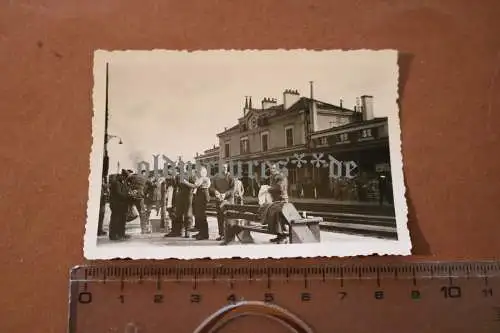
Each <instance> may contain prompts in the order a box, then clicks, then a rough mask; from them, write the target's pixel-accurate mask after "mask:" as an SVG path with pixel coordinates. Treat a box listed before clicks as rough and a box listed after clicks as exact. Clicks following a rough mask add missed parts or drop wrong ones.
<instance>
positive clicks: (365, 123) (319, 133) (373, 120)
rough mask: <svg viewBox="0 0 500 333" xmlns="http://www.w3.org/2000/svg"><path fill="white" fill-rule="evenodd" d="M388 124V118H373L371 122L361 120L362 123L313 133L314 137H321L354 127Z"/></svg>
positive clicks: (357, 122) (356, 122)
mask: <svg viewBox="0 0 500 333" xmlns="http://www.w3.org/2000/svg"><path fill="white" fill-rule="evenodd" d="M383 122H387V117H380V118H373V119H370V120H360V121H354V122H352V123H348V124H345V125H342V126H337V127H332V128H327V129H325V130H321V131H316V132H314V133H312V135H313V136H317V135H321V134H330V132H331V133H332V134H334V132H338V131H341V130H344V129H349V128H352V127H359V126H366V125H371V124H376V123H383Z"/></svg>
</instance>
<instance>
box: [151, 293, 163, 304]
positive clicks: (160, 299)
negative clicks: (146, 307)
mask: <svg viewBox="0 0 500 333" xmlns="http://www.w3.org/2000/svg"><path fill="white" fill-rule="evenodd" d="M153 302H155V303H163V295H162V294H156V295H155V296H154V298H153Z"/></svg>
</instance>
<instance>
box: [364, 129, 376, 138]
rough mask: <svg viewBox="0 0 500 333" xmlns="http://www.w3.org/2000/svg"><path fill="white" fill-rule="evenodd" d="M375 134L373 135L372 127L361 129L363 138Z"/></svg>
mask: <svg viewBox="0 0 500 333" xmlns="http://www.w3.org/2000/svg"><path fill="white" fill-rule="evenodd" d="M372 136H373V135H372V129H371V128H367V129H364V130H362V131H361V137H362V138H363V139H365V138H371V137H372Z"/></svg>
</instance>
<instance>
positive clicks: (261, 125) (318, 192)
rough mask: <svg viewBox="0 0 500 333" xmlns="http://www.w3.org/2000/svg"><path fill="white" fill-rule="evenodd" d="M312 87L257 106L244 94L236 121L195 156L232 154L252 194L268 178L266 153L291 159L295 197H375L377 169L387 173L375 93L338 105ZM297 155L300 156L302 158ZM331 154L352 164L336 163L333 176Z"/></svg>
mask: <svg viewBox="0 0 500 333" xmlns="http://www.w3.org/2000/svg"><path fill="white" fill-rule="evenodd" d="M310 95H311V97H303V96H300V94H299V92H298V91H297V90H291V89H287V90H285V91H284V92H283V102H282V103H281V104H278V103H277V100H276V99H274V98H264V99H263V100H262V101H261V105H260V106H259V107H258V108H256V107H253V105H252V100H251V97H250V98H248V97H247V98H246V99H245V106H244V108H243V112H242V116H241V117H240V118H239V119H238V120H237V123H236V124H235V125H234V126H232V127H231V128H228V129H225V130H224V131H223V132H221V133H219V134H217V136H218V139H219V147H214V148H212V149H211V150H207V151H205V152H204V154H202V155H199V156H197V158H196V160H197V161H198V162H200V163H204V162H208V161H212V162H213V161H215V159H216V158H218V161H219V163H229V162H232V165H233V168H234V169H233V170H232V171H233V173H234V174H238V172H237V171H238V170H237V169H236V168H237V167H238V166H237V164H238V162H242V163H241V168H242V170H241V171H242V172H241V173H240V174H241V175H242V181H243V183H244V185H245V188H246V193H248V194H255V193H256V190H257V189H258V188H259V186H260V185H262V184H265V183H266V177H265V175H266V166H265V165H264V167H263V164H264V163H263V162H264V161H266V162H269V163H276V162H278V163H280V162H281V163H283V164H281V165H282V166H286V168H287V170H288V180H289V191H290V196H292V197H314V198H318V197H325V198H335V199H338V200H376V199H377V198H378V196H379V193H378V192H379V191H378V190H377V189H376V187H377V184H378V183H380V177H381V176H382V175H383V177H390V157H389V138H388V127H387V126H388V123H387V118H375V117H374V116H373V97H371V96H361V97H360V98H359V102H358V103H357V105H356V106H355V107H353V108H352V109H348V108H345V107H344V106H343V105H342V101H340V103H339V105H334V104H330V103H326V102H323V101H318V100H315V99H314V98H313V93H312V87H311V94H310ZM217 154H218V157H216V155H217ZM298 158H300V159H299V160H300V161H302V162H299V163H297V161H298ZM320 160H321V162H319V161H320ZM332 161H336V162H342V163H348V162H351V164H350V167H349V168H350V170H343V171H342V170H340V171H339V170H336V171H335V172H334V173H335V174H336V176H335V177H332V165H333V164H332V163H334V162H332ZM250 162H252V163H250ZM250 165H251V166H250ZM345 165H347V164H345ZM335 167H337V168H341V169H342V168H344V165H343V164H340V166H339V164H338V163H337V164H335V165H333V168H335ZM387 175H389V176H387ZM250 176H253V177H250ZM263 176H264V177H263ZM376 183H377V184H376Z"/></svg>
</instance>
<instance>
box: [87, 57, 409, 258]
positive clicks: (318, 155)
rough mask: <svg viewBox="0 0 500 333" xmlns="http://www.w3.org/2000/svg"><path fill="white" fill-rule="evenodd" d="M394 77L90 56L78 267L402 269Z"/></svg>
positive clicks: (343, 63)
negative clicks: (268, 262)
mask: <svg viewBox="0 0 500 333" xmlns="http://www.w3.org/2000/svg"><path fill="white" fill-rule="evenodd" d="M397 61H398V53H397V51H394V50H376V51H375V50H374V51H371V50H355V51H340V50H339V51H337V50H332V51H308V50H262V51H258V50H242V51H236V50H227V51H226V50H213V51H195V52H188V51H174V50H151V51H104V50H98V51H96V52H95V53H94V71H93V78H94V86H93V95H92V100H93V122H92V126H93V128H92V130H93V131H92V135H93V144H92V151H91V154H90V176H89V197H88V205H87V221H86V233H85V242H84V253H85V257H86V258H87V259H111V258H132V259H165V258H180V259H193V258H231V257H242V258H284V257H316V256H355V255H371V254H380V255H383V254H397V255H409V254H410V250H411V241H410V235H409V232H408V229H407V225H406V224H407V204H406V199H405V186H404V181H403V160H402V154H401V128H400V124H399V108H398V76H399V70H398V62H397Z"/></svg>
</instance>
